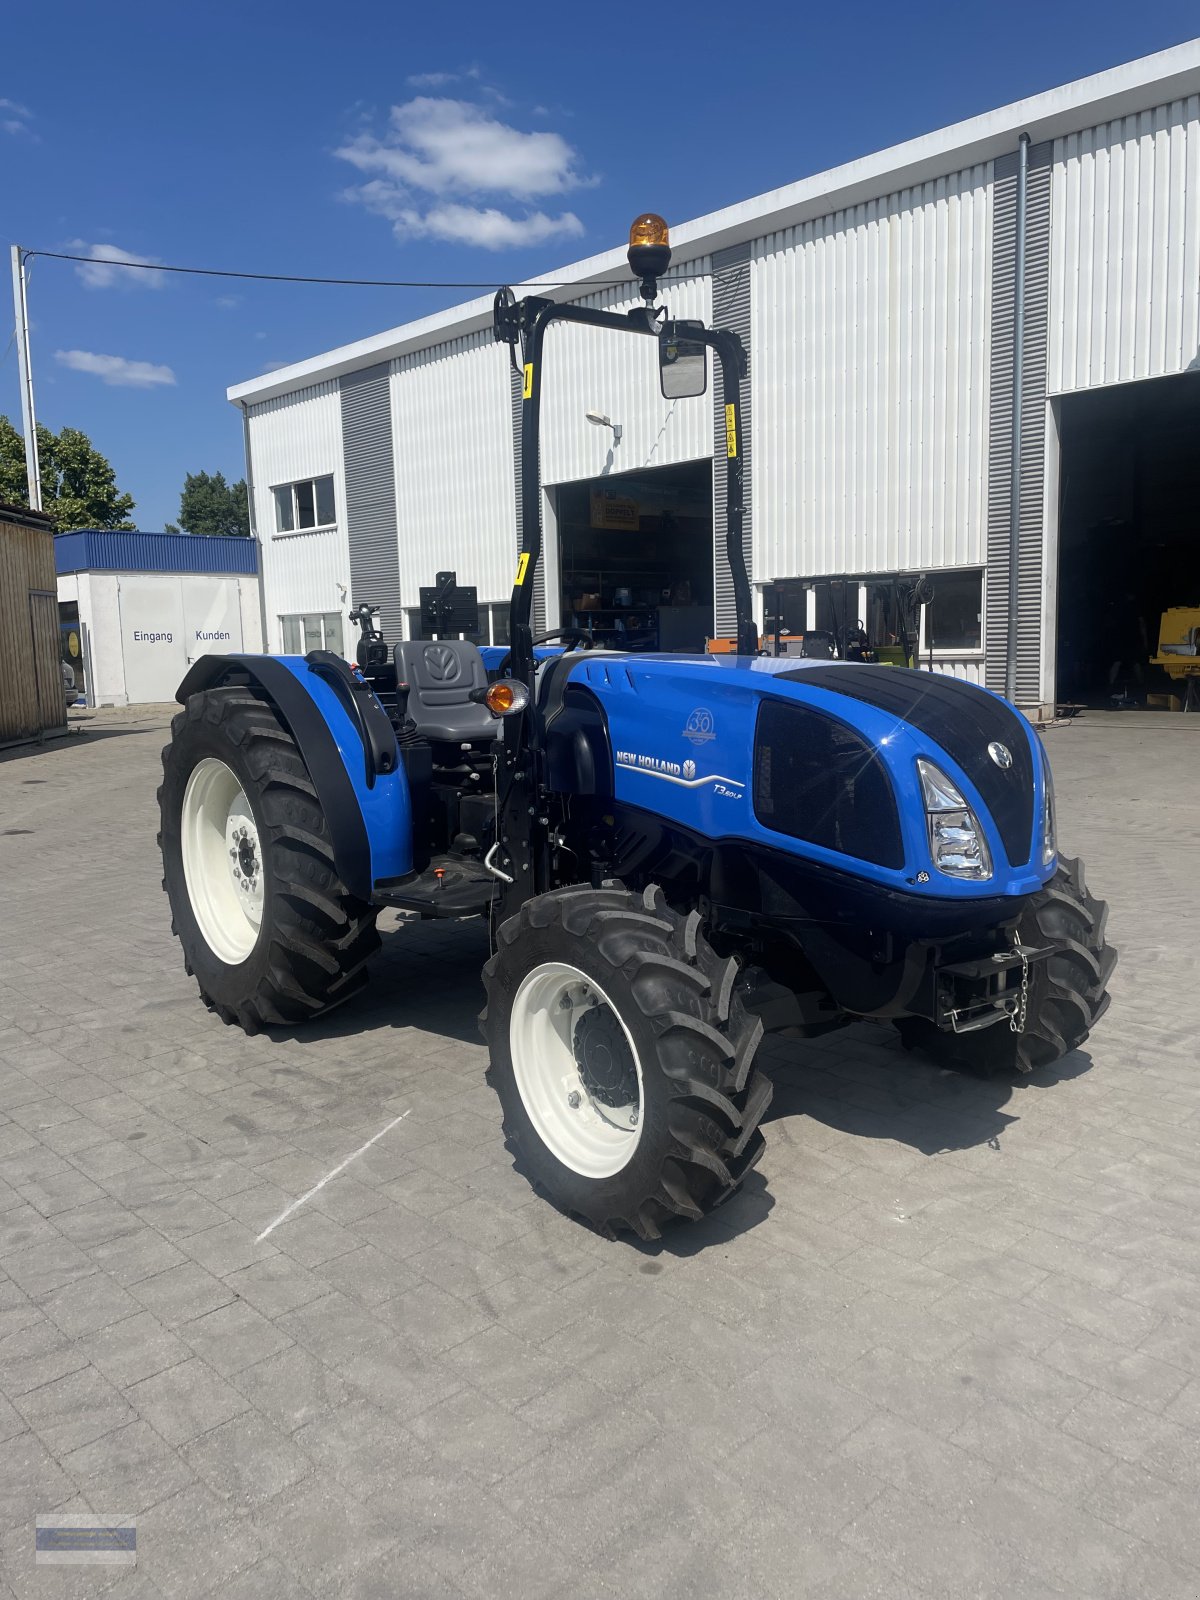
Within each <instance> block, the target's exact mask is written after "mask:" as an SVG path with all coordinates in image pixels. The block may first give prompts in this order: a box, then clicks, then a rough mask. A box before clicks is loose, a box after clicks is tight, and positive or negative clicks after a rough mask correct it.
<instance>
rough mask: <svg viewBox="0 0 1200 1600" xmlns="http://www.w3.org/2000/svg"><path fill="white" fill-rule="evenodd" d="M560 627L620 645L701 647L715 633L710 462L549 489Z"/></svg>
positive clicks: (667, 648) (635, 647)
mask: <svg viewBox="0 0 1200 1600" xmlns="http://www.w3.org/2000/svg"><path fill="white" fill-rule="evenodd" d="M554 495H555V514H556V519H557V522H558V537H559V549H558V555H559V574H560V579H561V586H562V610H561V615H562V621H563V626H564V627H573V628H574V627H578V628H584V629H586V630H587V631H588V632H589V633H591V634H592V635H593V637H594V638H595V640H596V642H597V643H598V644H605V645H610V646H619V647H620V648H622V649H647V650H687V651H691V650H696V651H700V650H703V649H704V645H705V640H706V639H707V638H709V637H710V636H711V634H712V631H713V508H712V463H711V462H709V461H689V462H685V463H684V464H683V465H681V466H674V467H657V468H654V469H653V470H651V471H648V472H629V473H621V474H615V473H614V474H611V475H608V476H604V477H600V478H592V479H588V480H586V481H584V482H582V483H566V484H560V485H559V487H558V488H557V489H556V490H555V491H554Z"/></svg>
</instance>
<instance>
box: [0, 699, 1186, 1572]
mask: <svg viewBox="0 0 1200 1600" xmlns="http://www.w3.org/2000/svg"><path fill="white" fill-rule="evenodd" d="M1195 721H1196V724H1198V725H1200V719H1195ZM87 726H88V729H89V731H88V732H87V733H86V734H83V735H74V736H72V737H70V738H68V739H66V740H62V741H60V742H58V743H56V744H54V745H53V746H48V747H47V748H45V749H43V750H40V751H36V750H35V751H31V752H24V753H17V754H12V755H9V756H7V757H5V758H4V759H2V760H0V886H2V887H0V894H2V901H0V906H2V910H0V1394H2V1398H0V1443H2V1447H3V1448H2V1451H0V1561H2V1563H3V1565H2V1568H0V1570H2V1572H3V1578H2V1579H0V1594H3V1595H4V1596H6V1597H7V1596H8V1595H10V1594H11V1595H12V1596H16V1597H21V1600H23V1597H25V1596H32V1595H38V1596H41V1595H47V1596H55V1597H59V1596H62V1597H68V1600H73V1597H76V1596H80V1597H81V1596H89V1597H90V1596H94V1595H100V1594H107V1593H111V1594H113V1595H117V1596H120V1597H121V1600H152V1597H155V1596H164V1597H169V1600H202V1597H204V1596H208V1595H213V1596H216V1595H219V1596H221V1597H222V1600H237V1597H240V1596H254V1597H275V1596H280V1597H284V1596H286V1597H289V1600H291V1597H304V1596H345V1597H347V1600H369V1597H376V1596H378V1597H388V1600H392V1597H396V1596H404V1597H410V1596H411V1597H423V1596H429V1597H460V1600H461V1597H464V1596H468V1597H469V1596H487V1597H489V1600H494V1597H500V1596H509V1595H511V1596H520V1597H521V1600H537V1597H539V1596H554V1597H555V1600H563V1597H569V1596H597V1597H606V1596H621V1597H629V1596H643V1595H644V1596H655V1597H658V1596H670V1595H688V1596H708V1595H713V1596H716V1595H720V1596H724V1597H728V1600H735V1597H738V1596H743V1595H745V1596H763V1595H778V1596H789V1597H790V1596H811V1597H814V1600H833V1597H838V1600H866V1597H869V1596H881V1597H887V1600H905V1597H911V1596H925V1597H937V1596H947V1597H950V1596H952V1597H955V1600H961V1597H964V1596H1004V1597H1011V1596H1021V1597H1025V1596H1028V1597H1035V1596H1047V1595H1068V1596H1081V1597H1087V1600H1105V1597H1139V1600H1140V1597H1143V1596H1153V1597H1155V1600H1171V1597H1175V1596H1185V1595H1186V1596H1189V1597H1194V1596H1196V1595H1197V1594H1198V1593H1200V1517H1198V1516H1197V1513H1196V1506H1197V1491H1198V1490H1200V1176H1198V1175H1197V1168H1196V1150H1197V1139H1198V1137H1200V1069H1198V1064H1197V1038H1198V1037H1200V998H1198V990H1200V985H1198V984H1197V975H1198V974H1197V961H1196V955H1195V936H1196V894H1197V886H1198V885H1200V839H1198V834H1197V827H1196V813H1195V797H1196V793H1197V779H1198V778H1200V739H1198V738H1197V733H1198V732H1200V727H1197V728H1193V725H1192V721H1191V719H1184V718H1179V717H1175V718H1171V717H1160V718H1157V719H1152V718H1138V717H1136V716H1131V717H1129V718H1121V717H1115V718H1103V717H1092V718H1089V719H1087V720H1085V721H1082V722H1079V723H1076V724H1074V725H1072V726H1070V727H1066V728H1062V729H1055V730H1051V731H1050V732H1049V733H1048V734H1047V736H1046V737H1047V741H1048V747H1049V750H1050V753H1051V757H1052V760H1053V762H1054V765H1055V768H1056V771H1057V774H1058V793H1059V813H1060V832H1061V835H1062V837H1063V839H1064V841H1065V842H1066V843H1067V844H1068V845H1069V847H1070V848H1072V849H1078V850H1080V851H1082V852H1083V854H1084V855H1085V856H1086V859H1087V863H1088V869H1089V878H1090V881H1091V883H1092V886H1093V888H1094V889H1095V890H1096V891H1097V892H1098V893H1100V894H1102V895H1104V896H1106V897H1107V898H1108V899H1109V900H1110V902H1111V905H1112V915H1111V922H1110V931H1111V934H1112V937H1113V939H1114V942H1115V943H1117V944H1118V945H1119V946H1120V948H1121V962H1120V965H1119V966H1118V968H1117V972H1116V977H1115V980H1114V983H1113V996H1114V999H1113V1006H1112V1009H1111V1011H1110V1013H1109V1015H1108V1017H1107V1018H1106V1019H1105V1020H1104V1022H1103V1024H1102V1026H1101V1029H1100V1030H1098V1032H1097V1034H1096V1036H1095V1038H1094V1039H1093V1040H1092V1041H1090V1042H1089V1045H1088V1047H1087V1053H1077V1054H1075V1055H1074V1056H1072V1057H1071V1058H1069V1059H1068V1060H1067V1061H1065V1062H1063V1063H1062V1064H1061V1067H1060V1069H1059V1070H1058V1071H1056V1072H1053V1073H1047V1074H1043V1075H1040V1076H1038V1077H1037V1078H1035V1079H1034V1080H1032V1081H1030V1082H1027V1083H1023V1084H1021V1085H1019V1086H1013V1085H1011V1084H1008V1083H982V1082H977V1081H973V1080H970V1079H966V1078H962V1077H957V1076H951V1075H946V1074H942V1073H940V1072H938V1071H936V1070H934V1069H932V1068H931V1067H929V1066H927V1065H922V1064H921V1063H920V1062H918V1061H916V1060H914V1059H913V1058H909V1057H906V1056H904V1055H903V1054H902V1053H901V1052H900V1051H899V1050H898V1048H897V1047H896V1045H895V1043H894V1041H893V1039H892V1037H891V1035H890V1034H889V1033H888V1032H887V1031H885V1030H883V1029H876V1028H868V1027H865V1026H860V1027H857V1028H855V1029H853V1030H849V1031H845V1032H842V1033H839V1034H834V1035H831V1036H829V1037H828V1038H826V1039H824V1040H821V1041H817V1042H815V1043H811V1044H807V1045H795V1044H788V1045H782V1044H773V1045H769V1046H768V1047H767V1048H766V1049H765V1052H764V1054H765V1056H766V1058H767V1064H768V1066H769V1068H770V1071H771V1073H772V1076H773V1077H774V1079H775V1082H776V1099H775V1104H774V1108H773V1111H772V1115H771V1121H770V1124H769V1126H768V1128H767V1137H768V1148H767V1153H766V1156H765V1158H764V1160H763V1162H762V1165H761V1168H760V1170H759V1172H758V1173H757V1174H756V1175H755V1176H754V1178H753V1179H752V1180H751V1181H750V1183H749V1184H748V1185H747V1187H746V1190H745V1192H744V1193H743V1194H742V1195H741V1196H740V1197H739V1198H738V1199H737V1200H736V1201H735V1202H734V1203H733V1204H731V1205H730V1206H729V1207H728V1208H727V1209H726V1210H724V1211H723V1212H721V1213H719V1215H718V1216H717V1218H715V1219H712V1220H710V1221H709V1222H707V1223H705V1224H704V1225H702V1226H700V1227H694V1228H692V1229H690V1230H689V1229H684V1230H682V1231H677V1232H676V1233H675V1234H673V1235H672V1236H671V1237H670V1239H669V1240H668V1241H666V1242H665V1243H664V1244H663V1245H661V1246H659V1247H637V1246H633V1245H631V1244H628V1243H616V1244H613V1243H606V1242H604V1241H602V1240H600V1239H598V1238H596V1237H594V1236H592V1235H591V1234H589V1233H587V1232H585V1231H584V1230H583V1229H581V1228H580V1227H578V1226H576V1225H574V1224H572V1223H570V1222H568V1221H566V1220H564V1219H563V1218H562V1217H560V1216H558V1215H557V1214H556V1213H555V1212H554V1211H553V1210H552V1209H551V1208H550V1207H549V1206H547V1205H546V1204H545V1203H544V1202H542V1201H540V1200H538V1199H536V1198H535V1197H534V1196H533V1195H532V1193H531V1192H530V1191H529V1190H528V1188H527V1187H526V1185H525V1184H524V1182H523V1181H522V1180H521V1179H519V1178H518V1177H516V1176H515V1175H514V1174H513V1172H512V1171H511V1169H510V1165H509V1161H508V1157H507V1155H506V1154H505V1151H504V1148H503V1145H502V1143H501V1139H500V1133H499V1127H498V1118H497V1109H496V1105H495V1104H494V1100H493V1096H492V1094H491V1091H490V1090H489V1089H488V1088H487V1086H486V1084H485V1082H484V1079H483V1067H484V1052H483V1049H482V1047H481V1045H480V1043H479V1041H478V1038H477V1036H476V1032H475V1015H476V1012H477V1010H478V1008H479V1004H480V999H481V992H480V985H479V979H478V972H479V968H480V965H481V964H482V961H483V959H484V958H485V954H486V949H485V946H486V934H485V930H484V929H483V927H482V926H481V925H469V924H461V925H456V926H445V925H443V926H436V925H429V926H422V925H419V924H418V925H412V924H409V925H402V924H400V922H399V919H397V918H395V917H389V918H388V919H386V923H385V928H386V932H385V941H384V943H385V948H384V951H383V953H382V955H381V956H380V957H379V958H378V959H377V960H376V962H375V966H374V981H373V984H372V988H371V990H370V992H369V994H368V995H367V996H366V997H364V998H363V999H362V1000H361V1001H360V1002H358V1003H356V1004H355V1005H354V1006H353V1007H351V1008H347V1009H344V1010H342V1011H339V1012H337V1013H335V1014H334V1015H333V1016H331V1017H330V1018H328V1019H327V1020H326V1021H325V1022H324V1023H321V1024H319V1025H317V1026H315V1027H313V1028H312V1029H311V1030H310V1031H309V1032H307V1033H305V1034H303V1035H302V1036H298V1037H258V1038H253V1039H247V1038H244V1037H243V1036H242V1035H241V1034H240V1033H235V1032H232V1031H231V1030H229V1029H227V1028H224V1027H222V1025H221V1024H220V1023H219V1022H218V1021H217V1020H216V1019H215V1018H214V1017H212V1016H210V1015H209V1014H208V1013H207V1012H206V1011H205V1010H204V1009H203V1007H202V1006H201V1005H200V1003H199V1001H198V999H197V996H196V991H195V987H194V985H193V983H192V982H191V981H190V980H189V979H188V978H186V977H185V975H184V972H183V969H182V963H181V959H180V955H179V950H178V947H177V945H176V944H175V942H174V941H173V940H172V939H171V937H170V935H169V932H168V913H167V907H166V901H165V897H164V896H163V895H162V894H161V892H160V888H159V876H160V870H159V865H158V859H157V852H156V849H155V843H154V834H155V827H156V814H155V799H154V790H155V785H156V782H157V772H158V752H159V748H160V746H161V744H162V742H163V733H164V728H165V720H164V716H163V713H162V712H161V711H154V710H151V711H143V712H136V713H124V714H119V715H114V716H111V717H105V716H103V715H101V716H99V717H96V718H93V719H91V720H90V721H89V722H88V724H87ZM405 1111H407V1112H409V1115H408V1116H407V1117H406V1118H405V1120H404V1121H402V1122H400V1123H398V1124H397V1125H396V1126H395V1127H394V1128H393V1129H392V1130H391V1131H390V1132H389V1133H388V1134H387V1135H386V1136H385V1137H384V1138H382V1139H381V1140H379V1141H378V1142H377V1143H376V1144H374V1145H373V1146H372V1148H371V1149H370V1150H369V1151H368V1152H367V1153H366V1154H365V1155H363V1156H362V1158H361V1159H360V1160H358V1161H356V1162H355V1163H354V1164H353V1165H352V1166H351V1167H350V1168H349V1169H348V1170H347V1171H346V1172H344V1173H343V1174H342V1175H341V1176H339V1177H337V1178H336V1179H334V1180H333V1181H332V1182H331V1183H329V1184H328V1185H327V1186H326V1187H325V1188H323V1189H322V1190H321V1191H320V1193H319V1194H317V1195H316V1196H315V1197H314V1198H313V1199H312V1200H311V1201H310V1202H309V1203H308V1204H306V1205H305V1206H303V1207H302V1208H301V1209H300V1210H299V1211H297V1212H296V1213H295V1214H294V1216H293V1217H291V1218H290V1219H289V1220H288V1221H287V1222H286V1223H284V1224H282V1225H281V1226H280V1227H279V1228H278V1229H276V1231H274V1232H273V1233H272V1234H271V1235H270V1237H269V1239H267V1240H265V1241H264V1242H262V1243H259V1242H258V1235H259V1234H260V1233H261V1231H262V1230H263V1228H264V1227H265V1226H266V1225H267V1224H268V1223H269V1222H270V1221H271V1220H272V1219H273V1218H274V1217H276V1216H277V1215H278V1214H279V1212H280V1211H281V1210H283V1209H284V1207H285V1206H287V1205H288V1204H289V1203H290V1202H291V1201H292V1200H293V1199H295V1198H297V1197H298V1196H300V1195H301V1194H303V1193H304V1192H305V1190H307V1189H308V1188H309V1187H311V1185H312V1184H314V1183H315V1182H316V1181H317V1179H318V1178H320V1177H321V1176H323V1175H324V1174H325V1173H326V1172H327V1171H328V1170H329V1169H330V1168H331V1167H333V1166H335V1165H337V1164H338V1163H339V1162H340V1161H342V1160H343V1159H344V1158H345V1157H346V1156H347V1155H348V1154H349V1153H350V1152H352V1151H353V1150H355V1149H356V1148H357V1147H358V1146H359V1145H361V1144H362V1143H363V1141H364V1140H366V1139H367V1138H368V1137H370V1136H371V1135H372V1134H374V1133H376V1132H378V1131H379V1129H380V1128H382V1127H383V1126H384V1125H385V1124H386V1123H387V1122H389V1121H390V1120H391V1119H392V1118H394V1117H397V1116H398V1115H399V1114H400V1113H401V1112H405ZM86 1510H93V1511H96V1512H100V1513H109V1512H113V1511H119V1512H125V1513H128V1514H130V1515H134V1516H136V1518H137V1524H138V1564H137V1566H136V1568H133V1569H110V1570H107V1571H106V1570H104V1569H100V1568H74V1569H73V1568H64V1567H57V1568H46V1567H38V1568H35V1566H34V1565H33V1525H34V1517H35V1515H36V1514H38V1513H46V1512H53V1511H64V1512H66V1511H86Z"/></svg>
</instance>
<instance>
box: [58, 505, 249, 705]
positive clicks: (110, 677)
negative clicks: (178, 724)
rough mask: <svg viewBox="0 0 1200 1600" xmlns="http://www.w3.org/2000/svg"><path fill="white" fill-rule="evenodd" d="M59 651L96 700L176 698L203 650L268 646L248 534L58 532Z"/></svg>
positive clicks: (217, 651) (136, 701) (132, 702)
mask: <svg viewBox="0 0 1200 1600" xmlns="http://www.w3.org/2000/svg"><path fill="white" fill-rule="evenodd" d="M54 565H55V567H56V569H57V572H58V628H59V633H60V637H61V648H62V658H63V660H64V661H66V662H67V663H68V664H69V665H70V667H71V669H72V671H73V672H74V673H75V678H76V682H77V683H78V685H79V687H80V689H81V691H82V692H83V694H84V697H85V698H86V701H87V704H88V705H91V706H104V705H111V706H124V705H140V704H145V703H152V702H162V701H168V700H174V698H175V690H176V689H177V688H178V686H179V682H180V679H181V678H182V677H183V675H184V673H185V672H186V671H187V669H188V667H189V666H191V664H192V662H193V661H195V660H196V659H197V658H198V657H199V656H203V655H213V654H216V655H221V654H226V653H236V652H238V651H241V650H246V651H260V650H261V649H262V648H263V642H262V626H261V621H260V609H259V593H258V576H257V568H258V552H257V550H256V549H255V545H254V541H253V540H252V539H225V538H204V537H201V536H199V535H193V534H186V533H179V534H173V533H124V532H110V531H108V530H106V529H99V528H89V529H82V530H80V531H79V532H76V533H60V534H57V535H56V536H55V539H54Z"/></svg>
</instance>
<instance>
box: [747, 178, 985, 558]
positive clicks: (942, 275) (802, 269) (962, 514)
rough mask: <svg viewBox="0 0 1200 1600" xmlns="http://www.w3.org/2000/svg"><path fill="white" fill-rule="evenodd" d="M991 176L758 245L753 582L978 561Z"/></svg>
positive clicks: (884, 203) (884, 202) (910, 195)
mask: <svg viewBox="0 0 1200 1600" xmlns="http://www.w3.org/2000/svg"><path fill="white" fill-rule="evenodd" d="M990 186H991V168H990V165H988V166H976V167H972V168H970V169H968V170H966V171H964V172H958V173H954V174H951V175H950V176H948V177H945V178H940V179H938V180H936V181H935V182H930V183H927V184H924V185H922V186H921V187H920V188H919V189H910V190H904V191H902V192H900V193H898V194H893V195H888V196H887V197H885V198H883V199H880V200H874V201H871V202H869V203H867V204H864V205H860V206H856V207H855V208H854V209H853V210H852V211H839V212H837V213H835V214H834V215H832V216H828V217H822V218H820V219H819V220H816V221H813V222H809V223H805V224H803V225H802V226H800V227H797V228H790V229H788V230H787V231H786V232H784V233H777V234H772V235H770V236H768V237H767V238H765V239H762V240H760V241H758V243H757V244H756V245H755V247H754V252H753V254H752V257H751V261H752V269H753V273H754V281H753V304H752V326H753V340H754V362H753V368H752V371H753V383H754V415H755V425H756V436H755V469H754V495H755V574H754V575H755V579H756V580H757V581H759V582H762V581H766V580H769V579H771V578H774V577H783V576H788V575H810V574H819V573H823V572H830V573H836V572H847V571H849V572H886V571H896V570H903V569H912V568H919V567H944V566H962V565H969V564H980V563H982V561H983V559H984V546H985V538H986V483H987V399H988V382H987V374H988V347H989V340H988V334H989V284H988V272H989V243H990V237H989V230H990V211H991V187H990Z"/></svg>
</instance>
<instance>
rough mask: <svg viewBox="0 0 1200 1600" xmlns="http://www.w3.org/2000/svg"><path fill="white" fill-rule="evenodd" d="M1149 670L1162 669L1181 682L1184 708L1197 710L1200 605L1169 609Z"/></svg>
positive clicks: (1199, 663)
mask: <svg viewBox="0 0 1200 1600" xmlns="http://www.w3.org/2000/svg"><path fill="white" fill-rule="evenodd" d="M1150 665H1151V666H1152V667H1162V668H1163V670H1164V671H1165V672H1166V673H1167V674H1168V675H1169V676H1170V677H1171V678H1174V679H1181V680H1182V682H1183V709H1184V710H1185V711H1200V606H1171V607H1170V608H1169V609H1168V610H1166V611H1164V612H1163V614H1162V622H1161V623H1160V624H1159V628H1158V654H1157V655H1153V656H1151V657H1150Z"/></svg>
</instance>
